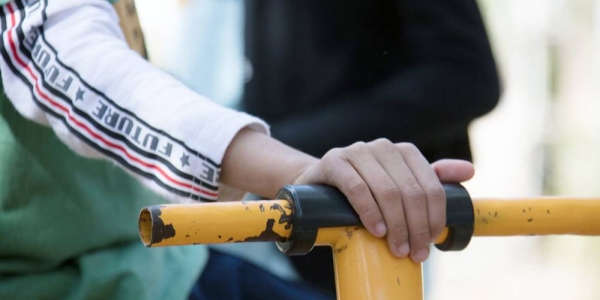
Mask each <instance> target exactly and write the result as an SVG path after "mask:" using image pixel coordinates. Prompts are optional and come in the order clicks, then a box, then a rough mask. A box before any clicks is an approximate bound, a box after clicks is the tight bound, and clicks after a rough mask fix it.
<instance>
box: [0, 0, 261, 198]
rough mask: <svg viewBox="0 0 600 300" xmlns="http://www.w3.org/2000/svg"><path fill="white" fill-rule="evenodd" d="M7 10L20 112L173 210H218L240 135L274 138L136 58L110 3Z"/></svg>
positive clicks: (7, 56)
mask: <svg viewBox="0 0 600 300" xmlns="http://www.w3.org/2000/svg"><path fill="white" fill-rule="evenodd" d="M2 9H3V11H2V15H3V17H2V19H1V21H2V24H1V26H2V41H1V44H0V49H1V51H2V60H0V61H1V63H0V73H1V75H2V83H3V86H4V90H5V92H6V94H7V96H8V98H9V99H10V101H11V102H12V103H13V105H14V106H15V107H16V109H17V110H18V111H19V112H20V113H21V114H22V115H23V116H25V117H26V118H28V119H30V120H32V121H35V122H38V123H41V124H44V125H47V126H50V127H52V129H53V130H54V132H55V133H56V135H57V136H58V137H59V138H60V139H61V140H62V141H63V142H64V143H66V144H67V145H68V146H69V147H70V148H71V149H73V150H74V151H75V152H77V153H78V154H81V155H84V156H87V157H90V158H98V159H109V160H112V161H114V162H116V163H117V164H118V165H120V166H121V167H123V168H124V169H125V170H127V171H129V172H130V173H133V174H134V175H135V176H136V177H137V178H139V179H140V180H141V182H142V183H143V184H145V185H146V186H148V187H150V188H152V189H153V190H154V191H157V192H158V193H160V194H161V195H163V196H165V197H167V198H168V199H170V200H173V201H178V202H187V201H191V200H204V201H211V200H216V198H217V196H218V177H219V171H220V164H221V161H222V158H223V155H224V153H225V150H226V148H227V146H228V145H229V143H230V142H231V140H232V139H233V137H234V136H235V134H236V133H237V132H238V131H239V130H240V129H241V128H243V127H246V126H250V127H252V128H254V129H256V130H260V131H263V132H268V127H267V125H266V124H265V123H264V122H263V121H261V120H260V119H257V118H255V117H252V116H249V115H247V114H244V113H240V112H236V111H232V110H229V109H226V108H223V107H220V106H218V105H216V104H214V103H212V102H211V101H209V100H208V99H206V98H204V97H202V96H200V95H198V94H196V93H194V92H192V91H191V90H189V89H188V88H186V87H185V86H184V85H183V84H181V83H179V82H178V81H177V80H175V79H174V78H172V77H171V76H169V75H167V74H165V73H164V72H162V71H160V70H158V69H157V68H155V67H153V66H152V65H150V64H149V63H148V62H146V61H145V60H144V59H142V58H141V57H140V56H139V55H137V54H136V53H135V52H133V51H131V50H130V49H129V48H128V47H127V45H126V43H125V40H124V38H123V35H122V33H121V30H120V28H119V26H118V19H117V16H116V13H115V12H114V9H113V8H112V6H111V5H110V4H109V3H108V2H107V1H106V0H52V1H50V0H28V1H25V0H17V1H13V2H10V3H8V4H7V5H4V6H3V7H2ZM207 47H209V45H207Z"/></svg>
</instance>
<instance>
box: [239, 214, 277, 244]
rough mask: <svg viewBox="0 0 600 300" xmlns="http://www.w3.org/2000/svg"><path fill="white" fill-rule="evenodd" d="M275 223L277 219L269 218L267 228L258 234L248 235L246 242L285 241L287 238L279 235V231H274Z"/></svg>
mask: <svg viewBox="0 0 600 300" xmlns="http://www.w3.org/2000/svg"><path fill="white" fill-rule="evenodd" d="M274 225H275V219H268V220H267V224H266V227H265V230H264V231H263V232H261V233H260V234H259V235H257V236H251V237H247V238H246V239H245V240H244V242H271V241H281V242H285V241H286V238H284V237H282V236H281V235H279V234H278V233H277V232H275V231H273V226H274Z"/></svg>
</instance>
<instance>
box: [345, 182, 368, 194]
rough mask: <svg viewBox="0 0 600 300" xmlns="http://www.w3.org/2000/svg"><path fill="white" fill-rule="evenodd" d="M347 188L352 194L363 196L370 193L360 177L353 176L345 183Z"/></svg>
mask: <svg viewBox="0 0 600 300" xmlns="http://www.w3.org/2000/svg"><path fill="white" fill-rule="evenodd" d="M347 189H348V191H349V192H350V194H352V195H353V196H356V197H364V196H365V195H367V193H370V191H369V187H368V186H367V183H366V182H364V181H363V180H362V179H361V178H354V179H352V180H350V181H349V182H348V183H347Z"/></svg>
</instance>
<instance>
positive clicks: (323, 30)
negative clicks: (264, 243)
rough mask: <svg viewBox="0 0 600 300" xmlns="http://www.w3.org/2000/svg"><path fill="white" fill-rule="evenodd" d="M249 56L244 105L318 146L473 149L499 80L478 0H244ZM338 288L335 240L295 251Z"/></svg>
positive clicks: (461, 153)
mask: <svg viewBox="0 0 600 300" xmlns="http://www.w3.org/2000/svg"><path fill="white" fill-rule="evenodd" d="M245 3H246V13H245V16H246V26H245V53H246V56H247V58H248V59H249V61H250V64H251V66H252V75H251V78H250V79H249V81H248V82H247V83H246V86H245V90H244V94H243V100H242V103H241V106H242V109H243V110H245V111H247V112H249V113H250V114H253V115H257V116H260V117H261V118H263V119H265V120H266V121H267V122H268V123H269V124H271V131H272V135H273V137H275V138H276V139H278V140H280V141H282V142H284V143H285V144H287V145H290V146H292V147H294V148H297V149H299V150H301V151H304V152H306V153H309V154H311V155H313V156H316V157H321V156H322V155H323V154H325V153H326V152H327V151H328V150H330V149H332V148H335V147H342V146H347V145H349V144H352V143H354V142H356V141H366V140H372V139H376V138H380V137H385V138H388V139H389V140H391V141H393V142H398V141H408V142H412V143H414V144H415V145H416V146H417V147H418V148H419V149H420V150H421V151H422V153H423V154H424V155H425V157H426V158H427V159H428V160H429V161H435V160H437V159H440V158H461V159H466V160H471V150H470V145H469V136H468V132H467V129H468V126H469V123H470V122H471V121H473V120H474V119H475V118H477V117H479V116H482V115H483V114H485V113H487V112H489V111H490V110H492V109H493V108H494V107H495V105H496V104H497V102H498V99H499V94H500V87H499V78H498V74H497V70H496V66H495V62H494V59H493V56H492V51H491V49H490V45H489V41H488V37H487V35H486V30H485V27H484V24H483V22H482V18H481V15H480V12H479V9H478V7H477V3H476V1H475V0H455V1H444V0H397V1H391V0H381V1H360V0H348V1H335V0H313V1H280V0H246V2H245ZM292 260H293V262H294V265H295V267H296V268H297V270H298V271H299V273H300V275H301V276H302V277H303V278H304V279H306V280H308V281H310V282H313V283H316V284H317V285H319V286H321V287H325V288H327V289H329V290H331V291H335V279H334V275H333V272H324V270H332V269H333V262H332V258H331V250H330V249H326V248H315V249H314V250H313V252H312V253H310V254H309V255H307V256H304V257H293V258H292Z"/></svg>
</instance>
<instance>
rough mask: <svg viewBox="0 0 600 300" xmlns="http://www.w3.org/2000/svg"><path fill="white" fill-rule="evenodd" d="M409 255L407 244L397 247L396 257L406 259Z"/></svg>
mask: <svg viewBox="0 0 600 300" xmlns="http://www.w3.org/2000/svg"><path fill="white" fill-rule="evenodd" d="M408 253H410V246H409V245H408V243H404V244H402V245H400V247H398V256H400V257H406V256H407V255H408Z"/></svg>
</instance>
